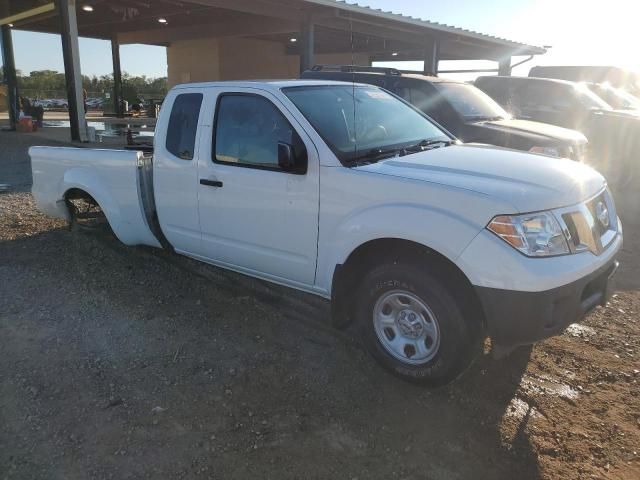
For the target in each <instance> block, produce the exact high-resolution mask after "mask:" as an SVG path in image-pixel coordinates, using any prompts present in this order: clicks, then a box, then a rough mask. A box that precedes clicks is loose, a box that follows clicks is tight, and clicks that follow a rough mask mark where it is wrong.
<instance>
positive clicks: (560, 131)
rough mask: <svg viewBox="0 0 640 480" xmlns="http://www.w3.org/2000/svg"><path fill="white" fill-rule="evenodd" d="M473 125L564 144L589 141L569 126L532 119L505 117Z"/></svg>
mask: <svg viewBox="0 0 640 480" xmlns="http://www.w3.org/2000/svg"><path fill="white" fill-rule="evenodd" d="M473 125H474V126H482V127H484V128H486V129H491V130H497V131H500V132H504V133H508V134H510V135H518V136H522V137H525V138H531V140H532V141H535V140H536V139H537V138H540V137H543V138H545V139H547V140H554V141H556V142H560V143H563V144H564V143H571V144H582V143H587V139H586V137H585V136H584V135H583V134H582V133H580V132H578V131H576V130H569V129H568V128H562V127H557V126H555V125H549V124H546V123H540V122H532V121H530V120H517V119H503V120H493V121H487V122H481V123H477V124H473Z"/></svg>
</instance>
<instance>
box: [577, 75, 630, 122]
mask: <svg viewBox="0 0 640 480" xmlns="http://www.w3.org/2000/svg"><path fill="white" fill-rule="evenodd" d="M585 85H586V86H587V88H588V89H589V90H591V91H592V92H593V93H595V94H596V95H598V96H599V97H600V98H602V99H603V100H604V101H605V102H607V103H608V104H609V105H611V107H612V108H614V109H615V110H630V111H635V113H636V114H639V115H640V99H639V98H637V97H634V96H633V95H631V94H630V93H629V92H626V91H625V90H622V89H621V88H615V87H612V86H611V85H609V84H607V83H585Z"/></svg>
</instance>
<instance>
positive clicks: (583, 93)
mask: <svg viewBox="0 0 640 480" xmlns="http://www.w3.org/2000/svg"><path fill="white" fill-rule="evenodd" d="M576 91H577V93H578V95H577V96H578V100H579V101H580V103H582V105H584V106H585V107H587V108H595V109H598V110H611V105H609V104H608V103H607V102H605V101H604V100H603V99H601V98H600V97H599V96H598V95H596V94H595V93H593V92H592V91H591V90H589V88H587V87H586V86H585V85H582V84H580V85H578V86H577V87H576Z"/></svg>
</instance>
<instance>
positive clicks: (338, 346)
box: [0, 230, 540, 479]
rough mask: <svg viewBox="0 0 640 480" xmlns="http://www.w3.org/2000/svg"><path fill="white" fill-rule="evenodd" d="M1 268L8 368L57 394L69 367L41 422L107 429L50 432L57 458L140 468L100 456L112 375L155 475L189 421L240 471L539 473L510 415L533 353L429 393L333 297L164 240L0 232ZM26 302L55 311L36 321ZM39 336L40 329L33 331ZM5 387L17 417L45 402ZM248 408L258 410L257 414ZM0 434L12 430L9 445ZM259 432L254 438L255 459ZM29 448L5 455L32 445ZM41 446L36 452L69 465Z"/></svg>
mask: <svg viewBox="0 0 640 480" xmlns="http://www.w3.org/2000/svg"><path fill="white" fill-rule="evenodd" d="M0 265H2V267H3V268H2V269H0V275H2V277H4V278H0V281H2V282H3V283H5V285H7V288H6V289H5V295H0V311H5V312H8V316H5V317H4V318H5V321H3V322H2V324H0V328H2V329H3V331H4V332H5V335H4V336H3V339H2V340H0V345H1V349H6V351H7V352H9V355H11V354H15V356H16V357H15V360H14V361H11V362H8V363H6V364H5V365H4V366H2V367H0V369H3V370H4V369H5V368H6V369H7V370H6V371H2V372H0V376H2V377H5V378H13V377H14V376H15V375H16V374H18V375H21V376H22V377H23V378H27V379H28V380H27V381H28V382H30V383H33V384H39V385H41V387H39V388H42V389H44V390H47V388H48V383H47V382H48V380H47V376H50V375H54V374H53V372H59V373H58V375H59V377H58V378H57V379H56V382H57V383H58V385H59V387H58V388H59V389H60V390H61V391H60V392H59V393H58V394H56V395H51V396H49V397H48V400H47V408H48V409H49V410H50V411H52V412H58V413H59V415H57V416H54V417H52V418H50V419H49V420H48V423H46V426H45V427H43V428H45V429H47V430H48V432H45V434H47V433H49V434H51V435H52V436H50V437H49V438H53V432H56V431H58V430H60V429H62V428H66V429H67V430H66V431H71V432H74V433H73V435H74V436H75V437H79V438H84V437H88V436H89V435H94V436H96V435H97V436H96V441H95V442H92V443H86V444H84V445H82V446H81V447H79V446H78V445H75V444H74V445H70V446H67V447H65V446H64V445H58V444H55V445H54V443H53V442H51V443H50V444H48V446H47V448H43V451H45V452H46V451H49V450H50V451H51V452H52V453H51V455H53V456H55V455H59V454H60V453H61V451H64V452H65V453H66V454H67V455H71V458H73V455H83V458H84V456H88V457H89V458H92V459H93V461H94V462H96V463H97V464H99V465H102V466H103V467H104V468H107V466H108V468H107V470H106V471H110V472H114V473H116V474H118V475H124V474H127V473H129V474H131V473H132V472H137V473H138V474H139V473H140V470H139V469H138V470H136V468H140V467H135V466H132V465H131V464H130V463H127V462H125V461H124V460H122V461H115V463H114V460H109V461H107V460H106V459H105V458H104V457H105V456H106V455H108V456H109V458H111V456H112V455H111V453H109V454H107V453H104V452H107V451H109V452H111V451H113V450H114V448H113V446H114V445H116V444H118V442H120V441H121V440H120V429H119V428H120V427H118V428H115V427H113V426H112V425H111V424H110V423H109V422H113V419H112V418H110V417H106V416H105V415H104V414H103V413H102V412H103V410H101V409H100V410H96V408H95V407H93V405H95V404H96V402H97V401H98V400H96V399H100V398H103V397H104V396H105V391H104V390H105V389H107V390H109V388H110V389H111V390H113V388H114V387H112V386H111V387H105V385H107V384H108V385H116V386H117V389H118V390H119V393H118V395H121V396H122V398H124V400H123V405H124V406H123V407H122V409H121V410H117V409H114V410H113V412H114V413H113V415H120V413H118V412H120V411H121V412H125V409H126V412H125V413H122V414H121V416H120V417H118V418H119V421H121V422H124V423H123V424H124V425H138V427H137V428H140V429H143V430H144V435H142V436H141V438H140V439H139V440H138V442H139V443H138V444H137V446H136V447H135V448H132V449H135V450H136V451H137V452H138V453H137V454H138V456H139V457H138V458H140V462H139V463H140V464H141V465H142V464H145V463H146V462H149V461H151V460H153V461H154V465H155V468H156V471H158V469H159V471H163V468H164V467H165V466H166V468H167V469H168V468H169V465H172V464H171V462H174V463H175V462H180V461H183V460H184V461H185V462H186V463H187V464H189V463H188V462H189V460H188V459H190V458H192V456H193V453H192V450H193V444H194V441H196V442H200V440H199V439H201V438H204V439H208V438H209V436H210V432H207V433H206V434H205V435H204V436H203V435H201V434H200V433H199V431H198V429H197V428H195V427H187V426H188V425H192V424H193V422H194V419H195V418H197V419H198V422H200V423H201V424H202V423H204V424H208V425H215V431H216V434H215V435H214V437H216V438H217V440H216V441H219V440H220V439H223V441H224V442H225V444H228V445H230V447H228V451H226V453H225V455H223V456H222V457H220V456H211V455H209V456H207V455H205V456H204V457H202V459H201V460H199V462H200V463H198V468H201V467H202V466H203V465H210V466H212V467H215V468H216V470H217V471H218V472H223V473H224V472H236V475H239V476H243V475H250V474H254V475H255V474H260V473H261V474H262V475H261V476H263V477H264V478H266V477H269V478H302V477H306V478H308V477H311V476H313V477H318V478H328V477H335V476H336V475H337V476H339V477H340V478H352V477H354V476H361V478H396V477H404V478H416V479H417V478H432V479H439V478H452V479H466V478H492V479H503V478H504V479H512V478H522V479H525V478H538V477H539V475H540V473H539V467H538V463H537V460H536V455H535V453H534V451H533V447H532V445H531V444H530V441H529V437H528V434H527V428H526V425H527V421H528V419H529V417H530V413H531V412H519V413H516V414H514V413H512V412H511V411H510V409H511V407H512V406H513V401H514V398H516V392H517V390H518V386H519V384H520V380H521V378H522V376H523V374H524V372H525V371H526V368H527V363H528V360H529V353H530V349H527V348H524V349H520V350H518V351H516V352H514V353H513V354H512V355H511V356H509V357H507V358H504V359H502V360H493V359H491V358H490V357H489V356H488V355H483V356H482V357H481V358H479V359H478V361H477V362H476V363H475V364H474V365H473V366H472V367H471V368H470V370H469V371H468V372H466V373H465V374H464V375H463V376H462V377H461V378H460V379H459V380H457V381H456V382H455V383H453V384H452V385H450V386H447V387H442V388H439V389H435V390H429V389H425V388H422V387H419V386H416V385H411V384H407V383H405V382H403V381H400V380H398V379H396V378H395V377H393V376H391V375H390V374H388V373H386V372H384V371H383V370H381V369H380V367H378V366H377V365H376V364H375V363H374V362H373V360H372V359H370V358H369V357H368V355H367V354H366V353H365V352H364V351H363V350H362V348H361V347H360V343H359V340H358V338H357V336H356V335H355V334H354V333H353V332H351V331H346V332H343V331H337V330H335V329H333V328H332V327H331V326H330V324H329V308H328V304H327V303H326V302H324V301H322V300H318V299H317V298H315V297H311V296H308V295H305V294H301V293H298V292H293V291H291V290H289V289H286V288H281V287H277V286H272V285H268V284H265V283H264V282H261V281H257V280H254V279H250V278H248V277H244V276H241V275H237V274H234V273H230V272H227V271H222V270H220V269H217V268H215V267H210V266H207V265H203V264H200V263H197V262H194V261H191V260H189V259H186V258H183V257H179V256H176V255H172V254H169V253H166V252H161V251H154V250H151V249H146V248H128V247H125V246H122V245H120V244H119V243H118V242H117V241H116V240H115V239H113V238H112V237H110V236H109V235H107V234H106V233H105V232H96V233H90V234H84V233H77V232H74V233H70V232H67V231H65V230H53V231H48V232H43V233H40V234H35V235H33V236H29V237H19V238H17V239H16V240H11V241H4V242H0ZM21 292H38V294H37V295H33V294H32V295H24V294H23V293H21ZM51 302H54V303H55V304H56V306H55V308H53V307H51V305H50V304H51ZM29 312H44V313H41V314H40V317H39V318H36V317H35V316H34V315H32V314H30V313H29ZM78 312H81V313H78ZM78 315H80V316H81V317H82V319H83V322H82V327H81V329H80V331H78V321H77V317H78ZM1 318H2V316H0V321H1ZM49 327H51V328H53V329H54V330H55V332H54V331H53V330H51V331H49V330H48V328H49ZM18 331H20V332H22V333H21V334H20V335H19V334H18V333H17V332H18ZM31 331H33V332H37V334H36V333H33V335H34V336H36V337H42V340H41V342H38V341H36V342H33V341H32V340H27V339H25V338H24V337H23V335H24V332H31ZM53 336H55V338H65V339H66V343H67V345H66V346H65V348H64V352H58V353H56V352H57V351H56V350H55V349H52V348H46V349H45V348H42V344H44V343H47V342H50V341H51V338H52V337H53ZM47 345H51V344H50V343H47ZM9 347H10V348H9ZM93 357H99V358H100V359H101V360H100V361H101V362H102V363H106V364H107V365H106V366H105V367H104V372H103V373H102V374H101V375H104V376H105V378H104V379H103V380H100V379H99V378H96V377H95V375H96V374H95V371H92V370H91V369H88V370H87V371H86V373H84V374H86V375H87V376H89V377H90V378H89V377H88V378H82V375H83V373H82V372H84V370H79V371H78V372H76V373H75V375H79V377H74V378H72V379H67V378H65V375H68V373H66V374H65V373H63V372H64V371H65V370H64V369H63V368H62V366H63V365H68V364H74V362H77V363H80V364H81V363H83V362H86V360H85V359H86V358H93ZM140 359H143V360H140ZM142 364H144V367H142V366H141V365H142ZM92 365H93V367H92V368H96V367H95V365H94V364H92ZM16 369H17V370H16ZM34 372H39V373H34ZM229 372H233V374H231V373H229ZM54 376H55V375H54ZM158 379H164V380H166V383H165V381H164V380H163V381H162V382H159V381H158ZM205 380H206V381H205ZM174 382H176V384H179V385H180V388H179V389H176V388H174V387H172V385H173V383H174ZM80 390H81V391H82V392H83V393H82V394H78V393H77V392H78V391H80ZM178 390H179V391H178ZM228 392H233V393H228ZM106 395H107V397H108V394H106ZM225 396H226V397H227V398H228V399H229V400H227V401H225ZM8 397H9V398H8V400H7V401H8V402H9V403H15V404H16V405H20V407H16V409H17V411H18V412H21V410H20V408H25V409H26V408H29V406H30V405H31V404H33V403H34V402H37V401H38V399H37V398H35V399H34V398H31V397H29V396H28V395H27V394H25V393H24V391H23V390H19V389H18V390H11V389H8ZM231 398H232V400H231ZM71 399H73V400H71ZM140 399H144V401H142V400H140ZM156 399H162V402H163V406H166V405H168V406H172V407H173V408H172V410H171V411H168V413H167V414H166V416H167V418H171V422H172V423H167V425H166V426H164V427H163V428H152V426H151V424H150V420H149V413H148V412H149V409H150V408H151V407H149V405H151V403H150V402H155V401H156ZM71 402H73V403H74V404H73V405H70V403H71ZM137 402H139V403H141V404H143V405H142V406H139V405H138V403H137ZM153 405H155V404H153ZM212 405H215V408H214V407H212ZM223 405H224V406H223ZM248 410H251V411H252V412H255V413H254V414H252V415H251V416H250V417H249V416H247V415H248V414H247V413H246V412H247V411H248ZM64 412H66V413H64ZM79 412H85V413H79ZM87 412H88V413H87ZM78 416H79V417H81V418H78V419H77V418H76V417H78ZM24 417H25V416H23V417H21V418H24ZM21 418H10V419H8V425H11V426H15V427H16V428H18V427H19V426H21V424H22V422H23V421H22V420H21ZM254 418H255V420H253V419H254ZM258 420H260V421H262V422H265V423H263V424H260V423H258ZM254 421H255V423H256V426H254V427H253V428H254V429H256V430H257V429H260V428H262V433H261V434H260V435H258V440H256V439H255V437H256V434H255V433H249V432H245V431H244V430H243V427H237V425H244V424H250V425H253V423H254ZM261 425H267V426H266V427H264V426H263V427H261ZM22 426H24V425H22ZM507 426H508V427H509V428H506V427H507ZM211 428H213V427H211ZM94 429H98V430H99V432H98V433H96V430H94ZM185 429H186V430H185ZM7 431H9V430H7ZM28 431H31V430H25V432H28ZM2 435H3V433H0V440H1V441H0V443H3V444H5V445H9V444H10V442H8V441H4V440H8V439H4V440H3V439H2ZM26 435H31V434H29V433H26ZM40 435H41V434H38V438H37V439H36V438H35V437H34V439H33V441H34V442H36V441H40V440H39V439H40V438H42V437H41V436H40ZM209 441H210V440H207V442H209ZM47 442H48V441H47ZM47 442H45V443H47ZM247 442H251V443H249V445H253V443H254V442H257V443H256V445H259V448H258V447H256V451H255V453H252V454H251V455H252V456H251V457H247V453H246V451H247V450H246V448H245V445H246V444H247ZM67 448H68V450H69V451H66V449H67ZM225 448H227V447H225ZM251 448H253V447H251ZM17 449H18V446H12V447H10V448H9V451H8V452H7V453H6V454H7V455H11V454H14V455H19V454H23V452H22V453H21V452H19V451H18V450H17ZM251 451H252V452H253V450H251ZM74 452H75V453H74ZM54 453H55V455H54ZM44 455H45V457H43V458H40V459H39V460H40V461H42V462H44V463H45V464H47V465H48V464H49V462H52V465H53V467H52V468H53V471H58V472H59V473H60V472H63V471H64V469H63V467H62V466H61V465H60V464H58V463H57V462H56V461H54V460H53V461H52V460H51V458H53V457H51V458H49V457H47V456H46V455H47V454H44ZM245 460H246V461H245ZM34 461H35V460H34ZM238 465H242V466H241V467H239V466H238ZM185 468H186V467H185ZM109 469H111V470H109ZM238 469H239V470H238ZM53 471H52V475H53V474H54V473H53ZM164 471H165V473H166V472H167V471H169V470H164ZM336 472H340V473H339V474H338V473H336ZM187 476H188V475H187Z"/></svg>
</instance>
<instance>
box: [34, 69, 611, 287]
mask: <svg viewBox="0 0 640 480" xmlns="http://www.w3.org/2000/svg"><path fill="white" fill-rule="evenodd" d="M314 83H315V84H319V85H326V84H330V83H338V82H325V81H318V82H313V81H282V82H217V83H205V84H190V85H184V86H178V87H175V88H174V89H173V90H172V91H171V92H170V94H169V95H168V97H167V99H166V101H165V107H164V108H163V110H162V113H161V115H160V118H159V121H158V125H157V131H156V138H155V141H156V157H155V159H154V186H155V201H156V206H157V209H158V218H159V221H160V225H161V228H162V230H163V232H164V234H165V236H166V237H167V239H168V240H169V242H170V243H171V244H172V245H173V246H174V247H175V249H176V251H178V252H179V253H182V254H185V255H188V256H191V257H193V258H197V259H199V260H202V261H206V262H208V263H212V264H215V265H219V266H222V267H225V268H229V269H232V270H235V271H239V272H242V273H246V274H249V275H253V276H256V277H259V278H264V279H266V280H269V281H272V282H275V283H279V284H283V285H288V286H290V287H293V288H298V289H301V290H305V291H309V292H313V293H316V294H318V295H321V296H324V297H327V298H329V297H330V296H331V288H332V281H333V275H334V272H335V269H336V267H337V265H340V264H342V263H344V262H345V261H346V260H347V259H348V257H349V255H350V254H351V253H352V252H353V251H354V250H355V249H356V248H358V247H359V246H361V245H363V244H365V243H367V242H370V241H373V240H377V239H384V238H397V239H405V240H410V241H413V242H416V243H419V244H422V245H424V246H426V247H429V248H431V249H433V250H436V251H437V252H439V253H441V254H442V255H443V256H445V257H446V258H448V259H449V260H451V261H452V262H453V263H455V264H456V265H458V266H459V268H460V269H461V270H462V272H463V273H464V274H465V275H466V276H467V277H468V278H469V280H470V281H471V283H472V284H474V285H477V286H486V287H493V288H503V289H511V290H521V291H541V290H548V289H551V288H554V287H557V286H561V285H564V284H567V283H570V282H572V281H575V280H578V279H579V278H582V277H583V276H585V275H587V274H589V273H591V272H593V271H595V270H596V269H598V268H599V267H600V266H601V265H603V264H604V263H606V262H607V261H609V260H610V259H611V258H612V257H613V256H614V255H615V254H616V253H617V251H618V250H619V248H620V246H621V243H622V235H621V233H619V234H618V237H617V238H616V240H615V241H614V242H613V243H612V244H611V246H610V247H609V248H608V249H607V250H606V251H605V252H604V253H603V254H601V255H600V256H598V257H596V256H594V255H592V254H590V253H583V254H576V255H567V256H563V257H553V258H544V259H543V258H528V257H525V256H524V255H522V254H520V253H519V252H517V251H516V250H514V249H513V248H512V247H510V246H509V245H507V244H506V243H505V242H503V241H502V240H499V239H498V238H497V237H495V236H494V235H492V234H490V233H489V232H488V231H486V230H485V226H486V225H487V223H488V222H489V221H490V220H491V219H492V218H493V217H494V216H496V215H504V214H507V215H508V214H517V213H522V212H531V211H538V210H545V209H552V208H558V207H564V206H569V205H574V204H577V203H579V202H582V201H584V200H586V199H588V198H590V197H592V196H593V195H594V194H596V193H597V192H599V191H600V190H602V189H603V188H604V186H605V183H604V179H603V178H602V176H600V175H599V174H598V173H597V172H595V171H594V170H592V169H590V168H589V167H586V166H584V165H581V164H577V163H575V162H571V161H568V160H559V159H555V158H554V159H551V158H547V157H543V156H539V155H529V154H525V153H522V152H516V151H511V150H505V149H497V148H490V147H484V146H476V147H472V146H450V147H446V148H440V149H434V150H429V151H425V152H422V153H418V154H413V155H407V156H405V157H402V158H393V159H389V160H384V161H381V162H379V163H377V164H374V165H368V166H362V167H357V168H346V167H344V166H342V164H341V163H340V162H339V161H338V159H337V158H336V157H335V155H334V154H333V153H332V151H331V150H330V149H329V148H328V147H327V145H326V144H325V143H324V141H323V140H322V139H321V138H320V136H319V135H318V134H317V132H316V131H315V130H314V129H313V128H312V127H311V125H310V124H309V123H308V122H307V120H306V119H305V118H304V117H303V116H302V115H301V114H300V112H299V111H298V110H297V109H296V108H295V106H294V105H293V104H292V103H291V102H290V101H289V100H288V98H287V97H286V96H285V95H284V94H283V93H282V91H281V88H283V87H287V86H295V85H301V84H304V85H310V84H314ZM238 91H251V92H253V93H258V94H260V95H263V96H265V97H267V98H268V99H270V100H271V101H272V102H273V103H274V105H276V107H277V108H278V109H280V111H281V112H282V113H283V114H284V115H285V116H286V117H287V118H288V119H289V121H290V123H291V124H292V125H293V126H294V128H295V129H296V130H297V131H298V133H299V134H300V136H301V137H302V138H303V140H304V142H305V144H306V145H307V150H308V151H309V169H308V172H307V174H306V175H305V176H296V175H290V174H285V173H280V172H267V171H264V170H256V169H247V168H239V167H234V166H226V165H219V164H214V163H213V162H211V144H212V140H211V139H212V135H213V117H214V110H215V108H214V107H215V99H216V97H217V95H219V94H220V93H221V92H238ZM191 92H201V93H203V94H204V96H205V101H204V103H203V107H202V110H201V113H200V119H199V123H198V135H197V147H196V155H195V158H194V160H193V161H190V162H185V161H184V160H178V161H176V159H175V157H174V159H172V158H170V156H169V155H168V154H167V152H166V150H165V149H164V142H165V132H166V128H167V125H168V121H169V114H170V108H169V107H170V106H171V105H172V104H173V100H174V99H175V97H176V95H178V94H180V93H191ZM30 154H31V155H32V159H33V170H34V190H33V191H34V196H35V197H36V200H37V201H38V205H39V206H40V208H41V209H43V210H44V211H46V212H48V213H50V214H52V215H56V216H64V208H61V205H60V201H61V199H62V196H63V195H64V192H65V191H66V189H68V188H71V187H78V188H83V189H85V190H86V191H88V192H89V193H90V194H91V195H93V196H94V197H95V198H96V200H98V202H99V203H100V205H101V206H102V208H103V209H104V210H105V212H106V214H107V217H108V219H109V221H110V223H111V225H112V227H113V229H114V231H115V232H116V235H118V238H120V239H121V240H122V241H123V242H124V243H127V244H147V245H154V246H158V242H157V240H156V239H155V238H154V236H153V234H152V233H151V232H150V231H149V228H148V227H147V225H146V221H145V220H144V214H143V212H142V207H141V206H140V199H139V192H138V191H137V189H138V187H137V181H136V161H137V155H138V154H136V153H133V152H118V151H112V150H109V151H101V150H86V149H56V148H33V149H31V150H30ZM201 178H207V179H217V180H221V181H223V183H224V187H223V188H219V189H216V188H208V187H206V186H201V185H200V184H199V180H200V179H201ZM620 232H621V231H620Z"/></svg>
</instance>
